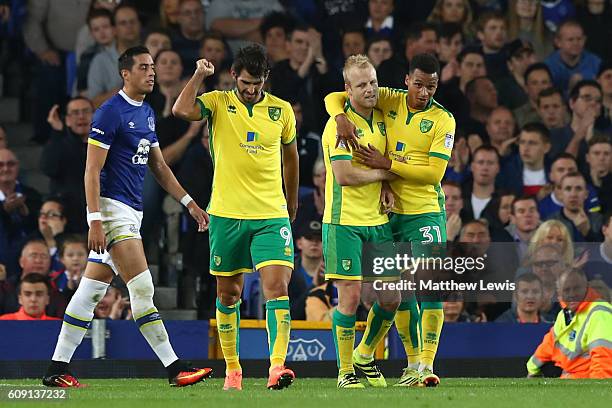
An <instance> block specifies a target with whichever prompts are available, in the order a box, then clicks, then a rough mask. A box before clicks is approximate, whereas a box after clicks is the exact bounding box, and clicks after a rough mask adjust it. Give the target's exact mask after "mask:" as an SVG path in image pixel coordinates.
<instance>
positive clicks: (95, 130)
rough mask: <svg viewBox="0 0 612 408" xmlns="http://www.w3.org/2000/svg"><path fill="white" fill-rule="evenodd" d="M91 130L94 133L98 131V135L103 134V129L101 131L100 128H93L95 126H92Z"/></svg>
mask: <svg viewBox="0 0 612 408" xmlns="http://www.w3.org/2000/svg"><path fill="white" fill-rule="evenodd" d="M91 131H92V132H96V133H98V134H100V135H103V134H104V131H103V130H100V129H98V128H95V127H92V128H91Z"/></svg>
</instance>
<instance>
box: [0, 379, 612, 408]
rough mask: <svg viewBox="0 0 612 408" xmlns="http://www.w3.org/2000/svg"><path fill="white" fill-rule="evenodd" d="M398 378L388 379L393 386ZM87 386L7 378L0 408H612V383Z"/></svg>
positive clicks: (120, 382) (0, 384)
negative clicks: (32, 393)
mask: <svg viewBox="0 0 612 408" xmlns="http://www.w3.org/2000/svg"><path fill="white" fill-rule="evenodd" d="M394 381H395V380H394V379H389V383H393V382H394ZM83 382H84V383H85V384H87V385H88V387H87V388H82V389H71V390H69V391H68V392H69V394H68V398H67V399H66V400H61V401H23V400H21V401H14V400H8V399H7V391H8V390H10V389H16V388H19V387H25V386H37V385H39V384H40V382H39V380H1V379H0V407H2V408H4V407H7V408H8V407H16V408H20V407H41V406H49V407H58V406H62V407H79V408H81V407H83V408H85V407H86V408H119V407H130V408H154V407H163V408H171V407H198V408H199V407H222V408H226V407H241V408H245V407H246V408H255V407H274V408H280V407H308V408H344V407H353V408H356V407H367V408H371V407H380V406H384V407H385V408H392V407H419V408H421V407H431V408H440V407H442V406H448V407H451V406H452V407H453V408H463V407H478V408H481V407H487V408H491V407H512V408H525V407H537V408H548V407H551V408H552V407H554V408H557V407H562V406H565V407H567V406H569V407H572V406H582V407H585V408H598V407H606V408H609V407H610V406H611V405H610V404H611V401H612V380H559V379H523V378H519V379H501V378H496V379H489V378H478V379H476V378H448V379H446V378H443V379H442V385H440V386H439V387H437V388H398V387H389V388H386V389H376V388H371V387H368V388H366V389H365V390H339V389H337V388H336V382H335V379H331V378H330V379H327V378H325V379H323V378H306V379H300V378H298V379H297V380H296V381H295V383H294V384H293V385H292V386H291V387H289V388H288V389H285V390H281V391H271V390H268V389H266V379H263V378H254V379H251V378H247V379H245V380H244V381H243V391H242V392H238V391H233V392H224V391H223V390H222V387H223V380H222V379H218V378H215V379H209V380H207V381H205V382H203V383H199V384H196V385H194V386H191V387H186V388H171V387H170V386H168V384H167V382H165V381H164V380H162V379H107V380H89V381H87V380H84V381H83Z"/></svg>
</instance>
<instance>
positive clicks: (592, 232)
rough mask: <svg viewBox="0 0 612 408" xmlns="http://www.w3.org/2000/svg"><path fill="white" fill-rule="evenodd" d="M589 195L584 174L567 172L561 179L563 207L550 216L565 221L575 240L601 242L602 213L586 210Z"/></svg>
mask: <svg viewBox="0 0 612 408" xmlns="http://www.w3.org/2000/svg"><path fill="white" fill-rule="evenodd" d="M587 196H588V190H587V185H586V180H585V178H584V176H583V175H582V174H580V173H568V174H566V175H565V176H563V178H562V179H561V202H562V203H563V208H562V209H561V210H560V211H558V212H557V213H555V214H553V215H552V216H551V217H550V218H551V219H556V220H559V221H561V222H563V223H564V224H565V226H566V227H567V229H568V230H569V231H570V234H571V235H572V238H573V240H574V242H584V241H588V242H601V226H602V221H603V220H602V215H601V213H598V212H588V213H587V212H585V211H584V205H585V202H586V200H587Z"/></svg>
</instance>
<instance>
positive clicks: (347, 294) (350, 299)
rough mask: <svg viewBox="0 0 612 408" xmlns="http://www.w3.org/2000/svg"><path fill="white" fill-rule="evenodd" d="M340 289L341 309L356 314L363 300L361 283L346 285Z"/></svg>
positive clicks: (339, 304) (339, 301)
mask: <svg viewBox="0 0 612 408" xmlns="http://www.w3.org/2000/svg"><path fill="white" fill-rule="evenodd" d="M339 289H340V291H339V293H338V307H339V308H340V309H341V310H343V311H345V312H348V314H354V313H355V312H357V308H358V307H359V302H360V301H361V290H360V289H361V287H360V285H345V286H344V287H341V288H339Z"/></svg>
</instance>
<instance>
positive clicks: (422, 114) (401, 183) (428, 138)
mask: <svg viewBox="0 0 612 408" xmlns="http://www.w3.org/2000/svg"><path fill="white" fill-rule="evenodd" d="M377 107H379V108H380V109H381V110H382V111H383V113H384V119H385V126H386V129H387V156H388V157H389V158H390V159H391V160H393V161H395V162H398V163H411V164H414V165H428V164H429V157H438V158H440V159H444V160H447V161H448V160H449V158H450V155H451V151H452V149H453V142H454V138H455V119H454V118H453V115H452V114H451V113H450V112H449V111H447V110H446V109H444V107H442V105H440V104H439V103H437V102H436V101H435V100H433V99H431V100H430V101H429V103H428V104H427V106H426V107H425V109H423V110H421V111H414V110H410V109H409V108H408V103H407V91H405V90H399V89H392V88H385V87H382V88H379V91H378V104H377ZM390 185H391V188H392V190H393V192H394V193H395V196H396V201H395V207H394V209H393V212H394V213H398V214H425V213H439V212H443V211H444V192H443V191H442V188H441V187H440V185H426V184H417V183H413V182H410V181H408V180H405V179H402V178H399V179H396V180H394V181H392V182H391V183H390Z"/></svg>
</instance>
